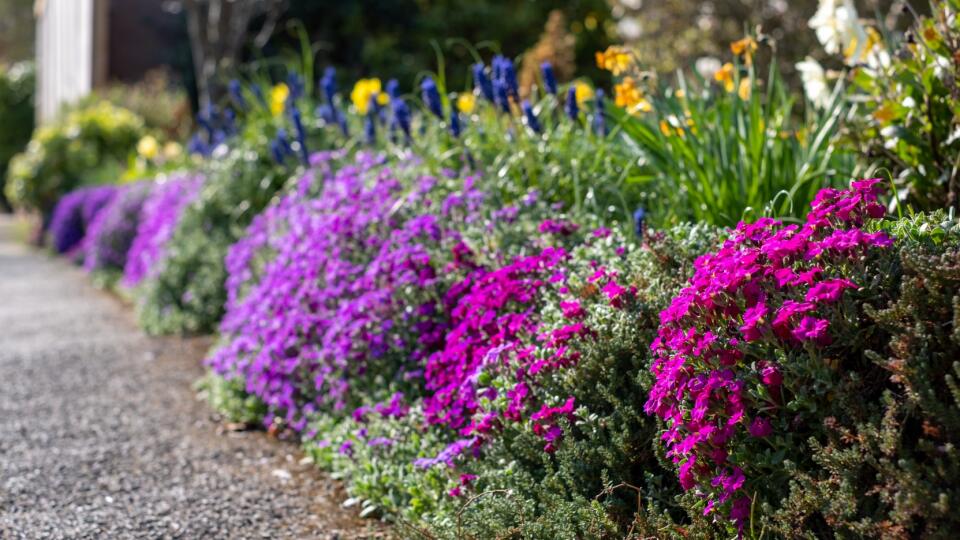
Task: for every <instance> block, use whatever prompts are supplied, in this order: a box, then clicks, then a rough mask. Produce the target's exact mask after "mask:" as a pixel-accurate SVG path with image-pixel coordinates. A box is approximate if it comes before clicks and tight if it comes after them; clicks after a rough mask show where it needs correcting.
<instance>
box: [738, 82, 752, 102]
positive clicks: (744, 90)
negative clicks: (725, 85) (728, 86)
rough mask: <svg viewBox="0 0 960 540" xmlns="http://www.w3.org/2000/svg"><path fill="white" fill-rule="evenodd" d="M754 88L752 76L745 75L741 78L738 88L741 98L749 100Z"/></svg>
mask: <svg viewBox="0 0 960 540" xmlns="http://www.w3.org/2000/svg"><path fill="white" fill-rule="evenodd" d="M752 88H753V85H751V84H750V78H749V77H744V78H742V79H740V87H739V88H737V95H739V96H740V99H742V100H744V101H747V100H748V99H750V91H751V90H752Z"/></svg>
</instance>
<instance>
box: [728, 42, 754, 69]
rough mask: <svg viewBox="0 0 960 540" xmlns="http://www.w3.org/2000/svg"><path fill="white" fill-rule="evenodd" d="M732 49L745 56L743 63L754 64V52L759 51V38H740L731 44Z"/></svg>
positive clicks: (738, 54)
mask: <svg viewBox="0 0 960 540" xmlns="http://www.w3.org/2000/svg"><path fill="white" fill-rule="evenodd" d="M730 50H731V51H733V54H735V55H737V56H743V63H744V64H746V65H748V66H752V65H753V54H754V53H755V52H757V40H755V39H753V38H752V37H750V36H747V37H745V38H743V39H738V40H737V41H734V42H733V43H731V44H730Z"/></svg>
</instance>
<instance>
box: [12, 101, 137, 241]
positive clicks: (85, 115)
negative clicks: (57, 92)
mask: <svg viewBox="0 0 960 540" xmlns="http://www.w3.org/2000/svg"><path fill="white" fill-rule="evenodd" d="M144 129H145V127H144V122H143V119H142V118H140V116H139V115H137V114H135V113H133V112H131V111H129V110H127V109H122V108H119V107H116V106H114V105H112V104H110V103H109V102H106V101H99V102H97V103H95V104H93V105H90V106H85V107H82V108H79V109H77V110H73V111H68V112H65V114H63V115H62V117H61V118H60V119H59V120H58V121H56V122H52V123H50V124H47V125H44V126H41V127H40V128H38V129H37V130H36V131H35V132H34V134H33V138H32V140H31V141H30V143H29V145H28V146H27V148H26V150H25V151H24V152H22V153H20V154H17V155H16V156H14V157H13V159H12V160H11V162H10V169H9V175H8V178H7V185H6V195H7V197H8V198H9V200H10V201H11V202H12V203H13V204H14V205H17V206H22V207H24V208H28V209H33V210H37V211H39V212H40V213H41V215H42V216H43V218H44V223H46V220H47V219H48V218H49V214H50V212H51V211H52V210H53V206H54V205H55V204H56V202H57V199H59V198H60V196H62V195H63V194H65V193H67V192H69V191H71V190H73V189H75V188H77V187H79V186H84V185H93V184H104V183H112V182H116V181H117V179H119V178H120V176H121V174H122V172H123V170H124V169H125V168H126V166H127V160H128V158H129V157H130V156H131V154H132V153H133V152H134V150H135V148H136V145H137V142H139V141H140V138H141V137H142V136H143V134H144Z"/></svg>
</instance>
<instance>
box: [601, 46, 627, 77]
mask: <svg viewBox="0 0 960 540" xmlns="http://www.w3.org/2000/svg"><path fill="white" fill-rule="evenodd" d="M596 57H597V67H598V68H600V69H605V70H607V71H609V72H611V73H613V74H614V75H620V74H621V73H623V72H625V71H627V70H628V69H630V67H631V66H632V65H633V58H632V57H631V56H630V53H629V52H627V50H626V49H624V48H623V47H619V46H617V45H611V46H609V47H607V50H606V51H603V52H599V51H598V52H597V53H596Z"/></svg>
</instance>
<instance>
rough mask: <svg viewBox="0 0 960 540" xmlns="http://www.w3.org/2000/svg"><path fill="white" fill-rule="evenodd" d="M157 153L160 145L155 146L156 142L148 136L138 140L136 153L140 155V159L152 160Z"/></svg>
mask: <svg viewBox="0 0 960 540" xmlns="http://www.w3.org/2000/svg"><path fill="white" fill-rule="evenodd" d="M159 152H160V145H159V144H157V140H156V139H155V138H153V137H151V136H150V135H147V136H146V137H144V138H142V139H140V142H138V143H137V153H138V154H140V157H143V158H146V159H153V158H155V157H157V154H158V153H159Z"/></svg>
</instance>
